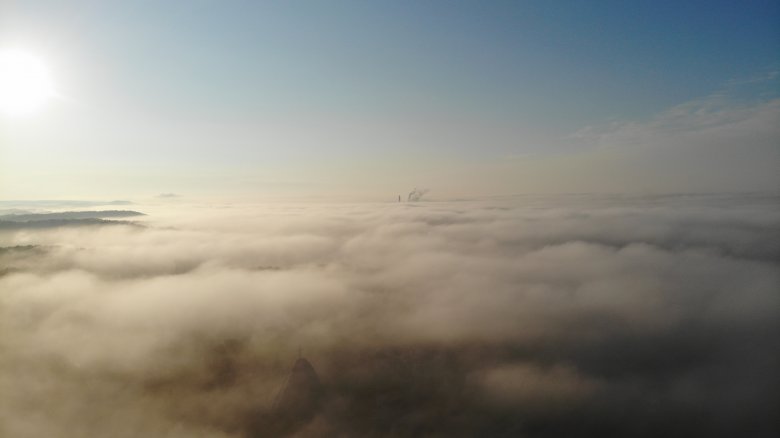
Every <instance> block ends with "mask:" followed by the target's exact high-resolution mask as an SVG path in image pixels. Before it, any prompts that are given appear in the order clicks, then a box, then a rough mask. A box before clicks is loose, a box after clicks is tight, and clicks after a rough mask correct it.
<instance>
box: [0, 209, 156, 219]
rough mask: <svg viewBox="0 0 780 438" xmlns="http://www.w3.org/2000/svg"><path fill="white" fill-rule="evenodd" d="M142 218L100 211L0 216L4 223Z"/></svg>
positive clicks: (132, 213)
mask: <svg viewBox="0 0 780 438" xmlns="http://www.w3.org/2000/svg"><path fill="white" fill-rule="evenodd" d="M133 216H144V214H143V213H141V212H138V211H132V210H101V211H61V212H57V213H22V214H19V213H14V214H4V215H0V221H4V222H8V221H10V222H37V221H51V220H63V219H64V220H70V219H102V218H107V217H133Z"/></svg>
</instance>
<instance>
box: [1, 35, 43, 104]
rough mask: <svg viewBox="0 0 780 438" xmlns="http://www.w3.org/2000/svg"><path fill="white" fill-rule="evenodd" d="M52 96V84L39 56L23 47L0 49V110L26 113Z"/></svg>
mask: <svg viewBox="0 0 780 438" xmlns="http://www.w3.org/2000/svg"><path fill="white" fill-rule="evenodd" d="M53 96H54V86H53V84H52V81H51V78H50V77H49V72H48V70H47V68H46V65H45V64H44V63H43V61H42V60H41V59H40V58H38V57H37V56H35V55H33V54H32V53H29V52H26V51H23V50H18V49H6V50H0V113H3V114H5V115H9V116H19V115H25V114H29V113H32V112H34V111H36V110H37V109H39V108H41V107H42V106H43V104H44V103H46V101H47V100H48V99H49V98H51V97H53Z"/></svg>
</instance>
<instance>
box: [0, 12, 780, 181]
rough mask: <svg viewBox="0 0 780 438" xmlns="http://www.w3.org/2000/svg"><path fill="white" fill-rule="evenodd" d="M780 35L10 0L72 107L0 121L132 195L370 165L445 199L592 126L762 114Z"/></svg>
mask: <svg viewBox="0 0 780 438" xmlns="http://www.w3.org/2000/svg"><path fill="white" fill-rule="evenodd" d="M778 23H780V3H778V2H776V1H746V2H733V1H674V2H672V1H597V2H585V1H555V2H551V1H515V2H499V1H495V2H476V1H470V2H466V1H457V2H444V1H429V2H411V1H403V2H361V1H331V2H314V1H289V2H251V1H245V2H242V1H191V2H173V1H171V2H159V1H138V2H110V1H106V2H99V1H89V2H82V1H72V2H54V1H25V2H17V1H8V0H4V1H3V2H2V3H0V47H3V46H14V47H17V46H18V47H24V48H26V49H28V50H30V51H35V52H37V53H40V54H41V56H42V57H44V58H45V59H46V60H47V61H48V64H49V65H50V66H51V70H52V75H53V76H54V78H55V81H56V83H57V86H58V89H59V90H60V92H61V93H62V94H63V95H64V96H65V97H66V98H67V100H66V101H64V102H58V103H57V104H56V105H51V107H50V108H48V109H47V111H46V113H45V114H42V115H39V116H38V118H37V120H27V121H25V122H24V123H20V122H8V121H2V122H0V123H2V125H0V128H2V129H4V130H5V131H6V134H7V135H6V136H5V137H0V139H3V141H4V142H5V143H6V144H7V146H6V148H5V150H2V149H0V153H4V154H5V160H6V162H7V163H10V162H12V161H16V162H18V165H19V166H22V167H25V166H32V165H33V163H34V162H35V158H34V156H40V154H41V153H42V152H44V151H46V152H47V153H48V154H49V155H50V156H53V157H58V159H59V160H60V162H61V163H63V164H65V165H72V166H75V167H78V168H80V169H82V170H83V171H90V169H92V170H94V169H102V170H105V169H107V168H111V167H116V170H117V173H121V171H122V169H124V171H125V172H126V173H127V174H128V176H127V177H126V180H127V181H126V182H127V184H128V185H131V184H133V177H132V173H133V172H136V173H137V174H139V175H140V174H143V173H144V172H145V171H149V169H150V168H156V167H160V168H164V169H162V170H158V171H159V172H161V173H168V170H170V171H171V172H170V173H177V172H178V174H180V175H182V174H186V173H188V172H201V173H203V172H206V173H208V171H214V169H219V171H218V172H217V173H219V172H228V173H233V174H235V173H237V172H238V173H242V172H243V173H245V174H247V175H252V177H254V176H256V175H266V176H264V177H262V178H261V179H262V180H263V181H276V180H279V181H286V182H290V181H294V182H302V183H306V184H314V185H316V184H319V183H322V185H323V186H327V185H328V184H331V183H334V184H335V182H336V180H338V178H335V179H334V178H333V177H331V176H333V175H344V174H345V172H344V167H347V168H350V169H354V168H356V167H363V168H366V169H367V168H371V167H372V166H374V167H376V166H379V167H382V168H384V169H385V171H386V173H387V174H393V173H394V172H395V173H398V172H401V171H404V172H406V173H409V174H410V175H409V176H410V177H411V179H423V180H424V179H426V175H432V174H434V173H436V174H437V175H438V176H437V177H436V178H431V181H419V182H418V183H419V184H429V185H436V183H437V182H441V181H446V179H447V177H446V176H445V175H450V176H452V175H453V174H463V172H464V166H466V167H467V166H468V164H469V163H473V164H475V165H477V166H478V167H479V166H482V167H480V169H482V170H479V171H478V170H477V169H476V168H475V172H476V173H477V174H479V172H480V171H485V166H487V168H489V167H490V166H493V165H497V164H500V163H503V162H505V161H506V160H507V159H512V158H513V157H518V156H526V155H529V154H530V155H534V156H542V157H543V158H544V157H552V156H557V155H560V154H570V153H575V154H578V153H579V154H581V153H583V152H584V151H585V152H587V151H588V150H590V148H593V144H592V142H578V141H574V140H573V138H576V135H575V134H576V133H578V132H582V130H583V129H588V128H589V127H590V128H593V127H595V128H597V129H600V130H603V129H606V128H605V127H609V126H615V124H620V123H625V124H630V123H645V124H648V123H652V120H653V119H654V118H657V117H659V115H661V114H663V113H664V112H665V111H669V110H670V109H671V108H674V107H676V106H678V105H681V104H685V103H686V102H699V101H702V100H707V99H711V98H712V96H713V95H718V94H723V93H727V94H728V100H727V101H724V102H721V103H720V104H721V106H722V107H725V109H723V108H721V110H725V111H728V110H731V109H736V108H741V107H744V106H745V105H753V106H760V105H768V104H769V103H771V102H772V101H773V99H776V97H777V91H778V86H777V79H776V78H775V77H774V76H773V75H774V72H776V71H777V70H778V68H780V57H779V55H780V25H778ZM735 84H741V85H739V86H736V85H735ZM748 85H749V86H748ZM724 90H726V91H724ZM746 102H748V103H746ZM769 117H770V118H771V116H769ZM41 132H47V133H49V135H50V136H47V135H43V134H40V133H41ZM8 133H10V134H8ZM36 133H37V134H36ZM573 135H574V137H572V136H573ZM767 135H770V136H771V135H773V134H772V133H769V134H767ZM53 143H58V144H59V146H57V145H54V144H53ZM762 148H763V149H764V150H765V149H766V147H764V146H762ZM52 154H53V155H52ZM410 156H414V157H417V160H418V162H423V163H427V164H424V165H421V164H418V166H420V167H421V168H415V167H414V166H411V167H412V168H410V167H409V166H407V165H405V164H404V161H405V160H406V159H407V158H408V157H410ZM772 157H774V155H773V156H772ZM762 158H763V159H766V157H762ZM545 159H546V158H545ZM443 162H447V164H442V163H443ZM383 163H384V164H383ZM387 163H390V164H387ZM540 165H541V164H540ZM603 165H604V166H606V165H607V164H606V163H604V164H603ZM19 166H14V167H17V168H18V167H19ZM399 166H400V167H399ZM748 167H749V166H748ZM312 168H314V170H312ZM132 169H136V170H132ZM144 169H146V170H144ZM551 171H552V170H551ZM17 172H18V173H21V172H19V171H17ZM465 172H468V170H465ZM347 173H349V172H347ZM380 173H381V172H380ZM488 173H492V172H490V171H488ZM510 173H511V172H510ZM369 174H375V172H369ZM65 176H66V175H63V178H64V177H65ZM364 177H365V175H363V176H361V175H353V176H351V177H349V178H346V179H344V178H342V179H341V180H339V181H340V182H339V184H342V185H345V184H346V185H351V184H361V178H364ZM382 178H386V175H385V176H382ZM66 179H68V178H66ZM145 179H146V180H148V178H145ZM152 179H154V178H152ZM190 179H191V178H190ZM765 179H766V178H765ZM184 180H188V178H183V179H180V182H178V183H175V184H172V185H174V186H176V187H174V188H176V189H177V190H182V189H183V190H187V189H188V188H189V187H188V183H183V182H181V181H184ZM159 182H160V184H161V185H164V184H168V185H171V184H170V183H171V181H159ZM418 183H414V182H410V183H409V184H412V185H416V184H418ZM5 184H6V185H7V184H10V182H6V183H5ZM395 184H401V181H400V180H399V181H394V182H391V181H387V184H383V185H382V189H384V188H385V186H388V187H389V186H393V185H395ZM407 185H408V184H407ZM548 185H549V184H548ZM554 185H555V184H553V186H554ZM575 185H576V184H575ZM585 185H586V186H587V184H585ZM716 185H717V184H716ZM759 185H760V184H759ZM526 186H527V185H523V184H521V183H515V182H511V181H504V182H501V181H498V182H496V183H495V184H492V185H488V186H486V187H485V189H484V190H480V191H484V192H491V193H492V192H522V191H524V189H525V187H526ZM544 187H546V186H545V184H539V189H540V190H543V191H546V189H545V188H544ZM762 187H763V186H762ZM403 188H404V189H405V188H406V187H405V186H404V187H403ZM738 188H742V187H734V189H738ZM750 188H751V187H744V189H750ZM756 188H761V187H756ZM763 188H766V187H763ZM571 189H572V187H569V186H567V187H560V188H550V190H552V191H557V190H562V191H568V190H571ZM649 189H651V188H649ZM680 189H681V190H683V189H685V188H684V187H683V188H680ZM713 189H728V187H713ZM148 190H154V189H153V188H151V187H149V188H148ZM159 190H160V191H169V189H166V188H165V187H160V189H159ZM594 190H600V189H594ZM651 190H652V189H651ZM659 190H662V189H659ZM663 190H667V189H663ZM669 190H671V189H669ZM12 192H13V191H12Z"/></svg>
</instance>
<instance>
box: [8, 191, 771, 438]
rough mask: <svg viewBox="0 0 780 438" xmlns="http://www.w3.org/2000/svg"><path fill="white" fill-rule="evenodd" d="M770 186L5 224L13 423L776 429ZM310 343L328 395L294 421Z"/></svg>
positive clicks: (385, 432)
mask: <svg viewBox="0 0 780 438" xmlns="http://www.w3.org/2000/svg"><path fill="white" fill-rule="evenodd" d="M778 201H780V199H778V198H777V197H776V196H762V195H761V196H760V195H752V196H725V195H724V196H715V195H710V196H666V197H619V196H613V197H586V196H560V197H553V198H536V197H521V198H507V199H500V200H491V201H484V200H483V201H463V202H417V203H391V204H337V205H336V204H309V205H303V204H251V205H250V204H240V205H239V204H190V205H185V203H183V202H178V203H176V204H175V208H174V206H171V207H166V206H165V204H160V202H161V201H159V200H157V203H156V204H155V205H147V206H144V205H134V206H133V208H134V209H136V210H139V211H141V212H143V213H146V214H147V216H139V217H140V218H141V219H139V222H138V223H143V225H144V226H138V223H127V224H123V223H112V226H110V227H109V226H105V224H102V223H100V222H95V223H90V224H82V226H78V227H75V226H71V224H68V223H67V222H64V223H60V224H56V226H54V225H53V226H51V227H47V228H19V227H17V228H7V229H0V352H1V353H0V435H2V436H10V437H39V436H49V437H102V436H113V437H123V436H127V437H131V436H170V437H193V436H203V437H239V436H268V435H272V434H287V435H294V436H336V435H338V436H531V437H535V436H657V435H664V436H690V435H691V434H695V435H699V434H708V435H711V436H731V435H733V434H735V433H737V432H739V433H740V434H742V435H746V434H747V435H751V436H773V435H774V434H775V433H776V432H777V431H778V429H777V423H776V421H775V420H773V419H772V418H773V413H774V412H775V411H776V410H778V407H780V406H779V405H780V404H779V403H778V393H779V388H778V384H779V383H780V382H779V379H778V373H777V369H778V367H779V366H780V360H778V359H779V355H778V350H777V348H776V339H777V335H778V334H780V326H779V323H778V321H779V320H778V316H780V315H778V313H780V306H778V304H780V297H779V296H778V288H779V287H780V273H779V272H780V271H779V269H778V268H779V266H778V265H779V264H780V208H778V205H779V204H778ZM172 205H173V204H172ZM14 207H16V206H14ZM20 208H23V206H20ZM134 219H135V218H134ZM299 348H300V349H301V350H302V353H303V355H304V356H305V357H306V358H307V359H309V361H310V362H311V364H312V365H313V366H314V368H315V369H316V372H317V374H318V375H319V378H320V380H321V382H322V385H323V391H324V396H323V398H322V401H321V403H320V404H319V405H318V406H319V407H318V408H317V411H316V413H315V414H314V415H313V416H311V417H310V418H305V419H300V421H297V422H296V423H295V424H293V425H289V427H286V428H282V429H280V428H279V427H278V425H275V423H274V421H275V417H274V416H275V415H276V413H275V411H274V409H273V400H274V397H275V396H276V395H277V394H278V392H279V390H280V388H281V387H282V386H283V384H284V381H285V378H286V376H287V373H288V372H289V369H290V367H291V365H292V363H293V362H294V361H295V359H296V358H297V357H298V351H299ZM339 434H340V435H339Z"/></svg>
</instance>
